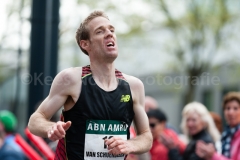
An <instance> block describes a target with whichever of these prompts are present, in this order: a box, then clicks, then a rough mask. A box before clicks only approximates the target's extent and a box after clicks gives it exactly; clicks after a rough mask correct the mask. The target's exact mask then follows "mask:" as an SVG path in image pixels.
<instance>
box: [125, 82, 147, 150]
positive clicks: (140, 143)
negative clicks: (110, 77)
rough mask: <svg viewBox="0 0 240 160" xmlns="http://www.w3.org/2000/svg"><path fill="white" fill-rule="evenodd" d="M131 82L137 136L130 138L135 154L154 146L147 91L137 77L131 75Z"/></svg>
mask: <svg viewBox="0 0 240 160" xmlns="http://www.w3.org/2000/svg"><path fill="white" fill-rule="evenodd" d="M129 83H130V87H131V91H132V97H133V109H134V113H135V117H134V125H135V128H136V131H137V136H136V137H135V138H133V139H130V140H128V141H129V142H130V143H131V146H132V151H131V153H133V154H141V153H144V152H147V151H149V150H150V149H151V147H152V134H151V131H150V128H149V122H148V117H147V114H146V112H145V109H144V99H145V91H144V86H143V83H142V82H141V81H140V80H139V79H137V78H135V77H130V78H129Z"/></svg>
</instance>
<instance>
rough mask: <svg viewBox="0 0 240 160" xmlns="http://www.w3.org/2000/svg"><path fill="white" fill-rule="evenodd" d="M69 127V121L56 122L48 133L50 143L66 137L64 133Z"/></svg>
mask: <svg viewBox="0 0 240 160" xmlns="http://www.w3.org/2000/svg"><path fill="white" fill-rule="evenodd" d="M70 126H71V121H67V122H66V123H65V122H62V121H58V122H57V123H55V124H54V125H53V126H52V128H51V130H49V131H48V138H49V139H50V140H51V141H56V140H59V139H62V138H64V137H65V135H66V132H65V131H67V130H68V129H69V127H70Z"/></svg>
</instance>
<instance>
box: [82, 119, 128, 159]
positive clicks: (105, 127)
mask: <svg viewBox="0 0 240 160" xmlns="http://www.w3.org/2000/svg"><path fill="white" fill-rule="evenodd" d="M127 130H128V125H127V124H126V123H124V122H122V121H116V120H87V121H86V132H85V147H84V160H99V159H102V160H106V159H108V160H124V157H125V155H124V154H119V155H113V154H109V153H108V152H109V151H108V149H107V146H106V145H105V144H104V140H105V139H110V138H112V137H121V138H122V139H124V140H127Z"/></svg>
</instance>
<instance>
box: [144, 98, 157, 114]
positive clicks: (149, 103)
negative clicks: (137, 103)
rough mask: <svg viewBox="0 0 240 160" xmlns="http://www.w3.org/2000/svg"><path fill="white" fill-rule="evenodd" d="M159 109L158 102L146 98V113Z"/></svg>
mask: <svg viewBox="0 0 240 160" xmlns="http://www.w3.org/2000/svg"><path fill="white" fill-rule="evenodd" d="M156 108H158V103H157V101H156V100H155V99H154V98H153V97H150V96H146V97H145V111H146V112H148V111H149V110H150V109H156Z"/></svg>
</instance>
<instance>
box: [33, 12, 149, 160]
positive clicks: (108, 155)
mask: <svg viewBox="0 0 240 160" xmlns="http://www.w3.org/2000/svg"><path fill="white" fill-rule="evenodd" d="M76 40H77V43H78V45H79V46H80V48H81V50H82V51H83V52H84V53H85V54H87V55H88V56H89V59H90V65H89V66H85V67H76V68H69V69H65V70H63V71H61V72H60V73H59V74H58V75H57V76H56V77H55V79H54V81H53V84H52V87H51V90H50V93H49V95H48V97H47V98H46V99H45V100H44V101H43V102H42V103H41V105H40V106H39V108H38V109H37V110H36V111H35V112H34V113H33V114H32V116H31V117H30V119H29V124H28V127H29V129H30V131H31V132H32V133H33V134H35V135H37V136H41V137H48V138H49V139H50V140H52V141H55V140H59V143H58V147H57V151H56V157H55V159H59V160H60V159H69V160H76V159H78V160H79V159H88V160H95V159H102V160H105V159H109V160H111V159H113V160H115V159H119V160H120V159H121V160H123V159H124V158H125V157H126V155H128V154H130V153H131V154H140V153H144V152H147V151H148V150H149V149H150V148H151V145H152V135H151V132H150V130H149V123H148V118H147V116H146V113H145V110H144V97H145V94H144V86H143V83H142V82H141V81H140V80H139V79H137V78H135V77H133V76H129V75H126V74H123V73H121V72H120V71H118V70H116V69H115V67H114V60H115V59H116V58H117V56H118V46H117V39H116V35H115V28H114V27H113V25H112V24H111V23H110V21H109V19H108V17H107V16H106V15H105V14H104V13H103V12H101V11H94V12H92V13H91V14H90V15H89V16H88V17H87V18H86V19H85V20H84V21H83V22H82V23H81V25H80V27H79V28H78V30H77V33H76ZM62 106H64V110H63V113H62V121H58V122H50V118H51V117H52V116H53V115H54V113H55V112H57V111H58V110H59V109H60V108H61V107H62ZM132 121H134V124H135V127H136V131H137V134H138V135H137V136H136V137H135V138H133V139H129V138H130V136H129V127H130V125H131V123H132Z"/></svg>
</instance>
